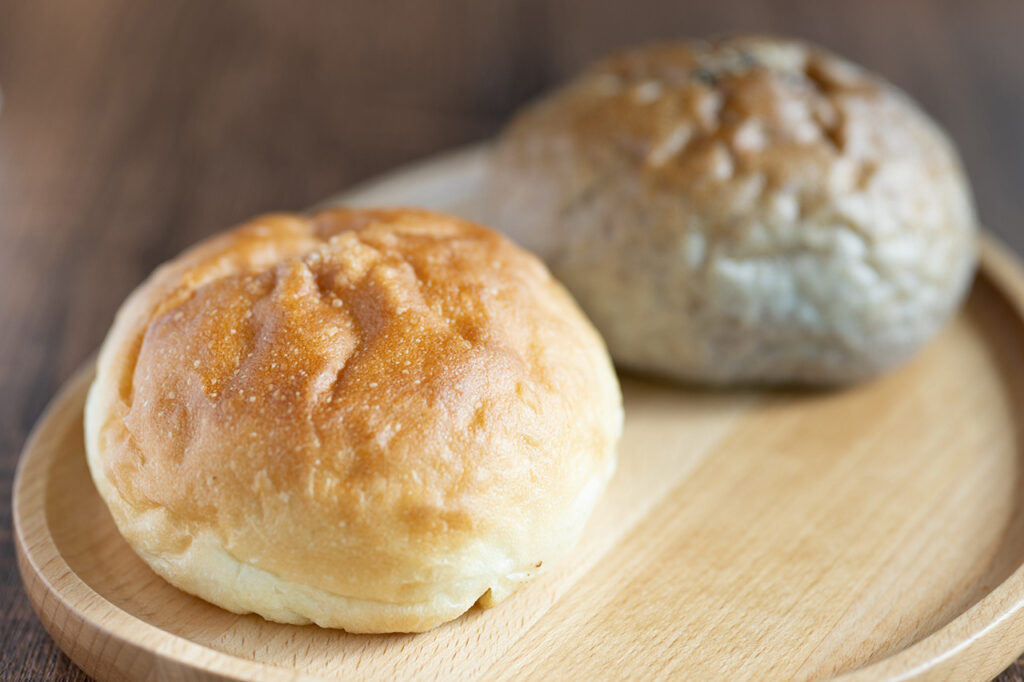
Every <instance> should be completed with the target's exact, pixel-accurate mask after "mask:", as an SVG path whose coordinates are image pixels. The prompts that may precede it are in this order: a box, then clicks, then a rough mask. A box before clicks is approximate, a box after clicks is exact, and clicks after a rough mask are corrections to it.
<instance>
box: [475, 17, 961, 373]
mask: <svg viewBox="0 0 1024 682" xmlns="http://www.w3.org/2000/svg"><path fill="white" fill-rule="evenodd" d="M488 196H489V199H488V202H487V203H488V208H487V215H488V220H489V222H491V223H492V224H494V225H496V226H497V227H499V228H501V229H503V230H504V231H506V232H507V233H509V234H510V235H512V236H513V238H515V239H516V240H517V241H519V242H520V243H522V244H523V245H524V246H526V247H527V248H529V249H531V250H533V251H535V252H536V253H538V254H539V255H541V256H542V257H543V258H544V259H545V260H546V261H547V262H548V265H549V266H550V267H551V268H552V271H553V272H554V273H555V275H556V276H557V277H558V278H559V279H561V280H562V282H563V283H565V284H566V286H567V287H568V288H569V290H570V291H572V292H573V294H574V296H575V297H576V299H577V300H578V301H579V302H580V305H581V306H582V307H583V309H584V310H585V311H586V312H587V314H588V315H589V316H590V318H591V319H592V320H593V321H594V323H595V325H596V326H597V327H598V329H599V330H600V331H601V332H602V334H603V335H604V337H605V340H606V341H607V343H608V345H609V349H610V350H611V352H612V355H613V357H614V358H615V359H616V361H617V362H619V363H621V364H623V365H625V366H628V367H631V368H634V369H639V370H642V371H646V372H652V373H657V374H661V375H665V376H670V377H673V378H677V379H684V380H691V381H698V382H708V383H734V382H769V383H780V382H781V383H812V384H815V383H824V384H831V383H842V382H847V381H855V380H858V379H862V378H865V377H868V376H871V375H873V374H876V373H878V372H881V371H883V370H885V369H888V368H890V367H893V366H895V365H897V364H899V363H901V362H903V361H904V360H906V359H907V358H908V357H909V356H910V355H911V354H912V353H913V352H914V351H915V350H916V349H917V348H918V347H919V346H920V345H921V344H922V343H923V342H925V341H926V340H927V339H928V338H930V337H931V336H932V335H934V334H935V333H936V332H937V330H938V329H940V328H941V327H942V325H943V324H944V323H945V322H946V320H947V319H948V317H949V316H950V314H951V313H952V311H954V310H955V309H956V307H957V305H958V304H959V302H960V301H961V299H962V297H963V295H964V292H965V290H966V288H967V286H968V284H969V282H970V280H971V275H972V273H973V271H974V267H975V261H976V243H975V242H976V227H975V225H976V218H975V214H974V209H973V206H972V200H971V196H970V190H969V188H968V186H967V183H966V182H965V179H964V176H963V173H962V171H961V167H960V162H959V160H958V158H957V155H956V153H955V151H954V149H953V147H952V146H951V144H950V143H949V141H948V140H947V139H946V137H945V135H944V134H943V133H942V132H941V131H940V130H939V129H938V128H937V127H936V125H935V124H934V123H933V122H932V121H931V120H929V119H928V117H927V116H926V115H924V114H923V113H922V112H921V111H920V110H919V109H918V108H917V107H916V106H915V105H914V104H913V103H912V102H911V101H910V100H909V99H908V98H907V97H906V96H905V95H904V94H902V93H901V92H899V91H898V90H897V89H896V88H894V87H893V86H891V85H889V84H888V83H886V82H884V81H882V80H881V79H879V78H877V77H875V76H873V75H871V74H869V73H867V72H865V71H864V70H862V69H860V68H859V67H857V66H855V65H853V64H850V63H849V62H847V61H844V60H842V59H841V58H839V57H836V56H835V55H832V54H830V53H828V52H826V51H824V50H822V49H820V48H817V47H814V46H809V45H806V44H804V43H801V42H798V41H793V40H785V39H778V38H766V37H739V38H727V39H720V40H714V41H711V42H690V43H681V44H675V45H661V46H653V47H646V48H640V49H636V50H633V51H629V52H625V53H622V54H620V55H617V56H614V57H612V58H610V59H607V60H605V61H603V62H600V63H598V64H596V65H595V66H593V67H592V68H590V69H589V70H587V71H586V72H584V73H583V74H582V75H581V76H579V77H578V78H577V79H575V80H574V81H572V82H570V83H569V84H568V85H567V86H565V87H564V88H562V89H561V90H559V91H557V92H555V93H553V94H552V95H550V96H548V97H546V98H544V99H542V100H541V101H539V102H537V103H536V104H534V105H533V106H531V107H529V108H527V109H526V110H525V111H523V112H522V113H521V114H520V115H518V116H517V117H516V119H515V120H514V121H513V123H512V124H511V125H510V126H509V127H508V129H507V130H506V131H505V133H504V134H503V135H502V137H501V140H500V142H499V144H498V146H497V149H496V151H495V154H494V156H493V165H492V169H491V173H490V180H489V191H488Z"/></svg>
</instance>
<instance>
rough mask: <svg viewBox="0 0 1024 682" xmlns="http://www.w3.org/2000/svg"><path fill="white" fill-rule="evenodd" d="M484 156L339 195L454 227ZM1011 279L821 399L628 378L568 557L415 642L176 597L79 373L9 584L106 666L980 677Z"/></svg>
mask: <svg viewBox="0 0 1024 682" xmlns="http://www.w3.org/2000/svg"><path fill="white" fill-rule="evenodd" d="M485 154H486V150H485V149H480V148H478V149H473V150H469V151H465V152H460V153H457V154H455V155H451V156H447V157H444V158H441V159H440V160H437V161H434V162H430V163H427V164H421V165H419V166H417V167H414V168H412V169H411V170H408V171H405V172H402V173H398V174H396V175H394V176H391V177H390V178H389V179H385V181H382V182H379V183H374V184H373V185H371V186H368V187H364V188H362V189H360V190H358V191H356V192H355V193H354V194H350V195H348V196H347V197H346V199H347V200H349V201H351V202H353V203H363V204H367V203H387V204H420V205H428V206H433V207H438V208H444V209H449V210H452V211H454V212H459V213H464V214H468V215H469V216H470V217H472V215H473V213H474V211H473V205H472V199H473V196H474V195H475V194H476V191H477V188H478V187H479V181H480V172H481V168H482V162H483V159H484V155H485ZM1022 315H1024V273H1022V269H1021V267H1020V265H1019V264H1018V262H1017V261H1016V260H1015V259H1014V258H1013V257H1012V256H1010V255H1009V254H1008V253H1007V252H1006V251H1005V250H1004V249H1002V248H1001V247H999V246H997V245H995V244H993V243H992V242H991V241H987V242H986V244H985V247H984V254H983V266H982V271H981V275H980V276H979V278H978V281H977V283H976V285H975V287H974V291H973V293H972V295H971V297H970V300H969V302H968V304H967V306H966V309H965V311H964V312H963V314H962V315H960V317H958V318H957V319H956V321H955V322H954V323H953V324H952V326H951V327H950V328H949V329H948V330H947V331H946V332H945V333H944V334H943V335H942V336H941V337H940V338H939V339H938V340H936V341H935V342H934V343H932V344H931V345H930V346H929V347H928V348H927V349H926V350H925V351H924V352H923V354H921V355H920V356H919V357H918V358H917V360H916V361H914V362H913V363H912V364H911V365H909V366H907V367H905V368H904V369H902V370H900V371H898V372H896V373H895V374H892V375H890V376H887V377H885V378H882V379H880V380H877V381H874V382H871V383H869V384H866V385H863V386H859V387H856V388H853V389H850V390H845V391H836V392H764V393H759V392H752V391H732V392H728V391H726V392H711V391H697V390H684V389H682V388H678V387H675V386H671V385H665V384H658V383H652V382H647V381H641V380H638V379H634V378H628V377H626V378H624V380H623V390H624V392H625V399H626V415H627V418H626V430H625V436H624V440H623V443H622V448H621V463H620V466H619V471H618V473H617V475H616V478H615V480H614V482H613V484H612V486H611V488H610V489H609V491H608V493H607V495H606V496H605V497H604V499H603V500H602V501H601V503H600V505H599V507H598V509H597V511H596V513H595V516H594V517H593V519H592V520H591V522H590V524H589V526H588V529H587V532H586V534H585V537H584V539H583V541H582V542H581V544H580V545H579V547H577V549H576V550H575V552H574V553H573V554H572V555H571V557H570V558H569V559H568V560H566V561H564V562H563V563H562V564H561V565H560V566H559V567H557V568H556V569H555V570H554V572H552V573H550V574H548V575H546V576H544V577H542V578H541V579H539V580H538V581H536V582H535V583H533V584H532V585H530V586H528V587H527V588H525V589H523V590H522V591H520V592H519V593H518V594H516V595H515V596H513V597H512V598H511V599H510V600H509V601H507V602H505V603H504V604H502V605H500V606H499V607H497V608H495V609H492V610H490V611H479V610H474V611H472V612H470V613H469V614H467V615H466V616H464V617H463V618H461V619H459V620H458V621H456V622H454V623H451V624H449V625H446V626H442V627H440V628H437V629H436V630H434V631H432V632H429V633H426V634H422V635H389V636H360V635H349V634H345V633H343V632H335V631H329V630H321V629H319V628H316V627H313V626H309V627H294V626H284V625H277V624H274V623H269V622H266V621H263V620H261V619H260V618H258V617H256V616H236V615H233V614H231V613H228V612H226V611H222V610H220V609H218V608H216V607H214V606H211V605H208V604H206V603H204V602H202V601H200V600H198V599H195V598H193V597H190V596H188V595H186V594H184V593H182V592H179V591H178V590H176V589H174V588H173V587H170V586H169V585H168V584H167V583H165V582H164V581H163V580H161V579H160V578H158V577H157V576H156V575H155V574H153V573H152V572H151V571H150V570H149V569H148V568H147V567H146V566H145V564H143V563H142V562H141V561H140V560H139V559H138V558H136V556H135V555H134V554H133V553H132V551H131V550H130V549H129V548H128V546H127V545H126V544H125V543H124V541H123V540H122V539H121V537H120V536H119V535H118V533H117V531H116V530H115V528H114V526H113V523H112V521H111V519H110V517H109V515H108V514H107V511H106V509H105V508H104V506H103V504H102V503H101V501H100V499H99V497H98V496H97V494H96V492H95V490H94V489H93V485H92V482H91V480H90V478H89V475H88V472H87V470H86V464H85V457H84V454H83V448H82V424H81V414H82V404H83V400H84V396H85V391H86V387H87V385H88V383H89V380H90V376H91V369H89V368H86V369H83V370H82V371H81V372H79V374H78V375H77V376H75V377H74V378H73V379H72V380H71V381H70V382H69V383H68V385H67V386H66V387H65V388H64V389H63V390H62V391H61V392H60V394H59V395H58V396H57V397H56V398H55V400H54V401H53V404H52V405H51V407H50V408H49V409H48V410H47V412H46V414H45V415H44V416H43V417H42V419H41V420H40V422H39V425H38V426H37V427H36V429H35V432H34V433H33V435H32V437H31V439H30V440H29V442H28V445H27V446H26V448H25V452H24V454H23V455H22V459H21V463H20V467H19V470H18V474H17V480H16V481H15V488H14V523H15V529H16V534H17V546H18V552H19V557H18V558H19V562H20V566H21V571H22V576H23V577H24V580H25V586H26V589H27V590H28V593H29V595H30V596H31V598H32V602H33V604H34V606H35V609H36V611H37V612H38V613H39V617H40V618H41V619H42V621H43V623H44V625H45V626H46V628H47V629H48V630H49V631H50V633H52V635H53V636H54V638H55V639H56V640H57V642H58V643H59V644H60V646H61V647H62V648H63V649H64V650H65V651H66V652H67V653H68V654H69V655H70V656H71V658H72V659H73V660H74V661H75V662H76V663H78V664H79V665H80V666H81V667H82V668H83V669H85V670H86V671H87V672H89V673H90V674H92V675H94V676H96V677H98V678H101V679H128V680H142V679H153V680H157V679H159V680H164V679H265V680H312V679H339V678H340V679H353V678H382V679H394V678H398V679H421V678H437V677H441V678H452V677H457V678H479V677H483V678H488V679H523V678H527V679H550V678H557V679H571V678H581V677H585V676H590V677H597V678H602V679H604V678H624V677H631V678H636V677H644V678H650V677H673V678H676V679H817V678H827V677H832V676H835V675H844V676H845V677H844V679H849V680H867V679H871V680H876V679H900V680H903V679H925V678H927V679H947V678H948V679H957V680H986V679H989V678H991V677H992V676H994V675H995V674H996V673H998V672H999V671H1000V670H1001V669H1003V668H1004V667H1005V666H1006V665H1008V664H1009V663H1010V662H1011V661H1012V660H1013V659H1014V657H1015V656H1016V655H1017V654H1018V653H1020V651H1021V650H1024V610H1022V606H1024V571H1022V569H1021V565H1022V563H1024V507H1022V505H1021V501H1022V499H1024V498H1022V491H1024V467H1022V448H1021V433H1020V429H1019V427H1018V419H1017V416H1018V414H1019V413H1020V409H1021V399H1022V390H1024V361H1022V354H1021V348H1022V347H1024V325H1022Z"/></svg>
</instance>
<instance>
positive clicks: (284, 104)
mask: <svg viewBox="0 0 1024 682" xmlns="http://www.w3.org/2000/svg"><path fill="white" fill-rule="evenodd" d="M1022 25H1024V4H1022V3H1019V2H1015V1H1014V0H979V1H978V2H972V3H953V2H932V1H929V0H903V1H902V2H899V3H893V2H888V1H887V0H869V1H865V2H857V3H821V2H817V1H815V0H798V1H791V2H764V3H756V4H755V3H748V2H741V1H740V0H718V1H717V2H713V3H699V4H698V3H678V2H666V1H664V0H630V1H628V2H627V1H625V0H622V1H614V2H606V3H586V2H583V1H582V0H553V1H551V2H542V1H541V0H523V1H519V2H513V1H509V0H502V1H495V2H488V3H477V2H470V1H468V0H463V1H461V2H453V1H445V2H437V3H420V2H415V1H414V0H389V1H386V2H380V3H331V2H326V1H324V0H298V1H297V2H290V3H287V4H286V5H283V4H281V3H271V2H269V0H259V1H254V2H243V1H242V0H228V1H224V2H217V3H208V2H203V0H168V1H166V2H162V3H145V4H144V5H143V4H142V3H132V2H128V0H94V1H92V2H88V3H72V2H59V1H57V0H40V1H39V2H17V1H16V0H0V88H3V93H4V100H3V111H2V113H0V244H2V247H0V273H2V275H3V281H4V286H3V288H2V289H0V387H2V388H3V390H2V391H0V498H2V500H4V503H3V504H0V614H2V615H0V640H2V641H3V642H4V643H5V646H4V647H3V648H2V653H0V678H3V679H15V680H16V679H64V680H79V679H84V677H83V676H82V674H81V673H80V672H79V671H77V670H76V669H75V668H74V667H73V666H72V665H70V664H69V663H68V661H67V659H66V658H63V657H62V656H60V654H59V652H58V651H57V650H56V648H55V647H54V646H53V644H52V642H51V640H50V639H49V637H48V636H47V635H46V633H45V632H44V631H43V630H42V628H41V627H40V626H39V624H38V621H37V619H36V617H35V615H34V614H33V613H32V612H31V609H30V608H29V606H28V602H27V600H26V599H25V597H24V594H23V591H22V589H21V587H20V584H19V579H18V575H17V571H16V567H15V560H14V552H13V544H12V542H13V540H12V535H11V526H10V519H9V516H8V514H9V505H8V504H7V503H6V500H7V499H8V497H9V495H10V485H11V477H12V474H13V470H14V466H15V462H16V459H17V454H18V452H19V451H20V449H21V447H22V444H23V442H24V439H25V437H26V435H27V433H28V430H29V428H30V427H31V425H32V424H33V423H34V422H35V420H36V419H37V418H38V416H39V414H40V412H41V410H42V409H43V406H44V405H45V403H46V401H47V400H48V399H49V398H50V396H52V395H53V394H54V392H55V391H56V389H57V387H58V386H59V385H60V384H61V383H62V382H63V381H64V380H65V379H66V378H67V377H68V376H70V374H71V372H72V371H73V370H74V368H75V367H77V366H78V365H79V364H80V363H81V362H82V360H83V359H84V358H85V357H86V356H87V355H88V354H89V353H91V352H92V351H93V350H94V349H95V348H96V346H97V345H98V343H99V341H100V339H101V338H102V335H103V334H104V332H105V331H106V329H107V327H108V325H109V324H110V321H111V318H112V315H113V311H114V310H115V309H116V306H117V305H118V304H119V303H120V301H121V300H122V299H123V297H124V296H125V295H126V294H127V293H128V291H130V290H131V288H132V287H133V286H134V285H135V284H137V283H138V282H139V281H140V280H141V278H142V277H143V276H144V275H145V274H146V273H147V272H148V271H149V270H150V269H151V268H152V267H154V266H155V265H156V264H157V263H159V262H161V261H163V260H165V259H166V258H169V257H171V256H172V255H174V254H175V253H176V252H178V251H179V250H180V249H181V248H183V247H184V246H186V245H188V244H189V243H191V242H193V241H195V240H197V239H199V238H201V237H203V236H205V235H207V234H210V233H212V232H214V231H216V230H219V229H222V228H223V227H225V226H227V225H229V224H232V223H234V222H237V221H239V220H242V219H244V218H246V217H248V216H249V215H252V214H254V213H257V212H260V211H264V210H268V209H277V208H285V209H295V208H301V207H303V206H307V205H309V204H310V203H312V202H314V201H317V200H319V199H320V198H322V197H324V196H326V195H327V194H329V193H330V192H333V191H334V190H336V189H337V188H339V187H343V186H345V185H348V184H350V183H352V182H355V181H357V180H360V179H362V178H365V177H368V176H370V175H373V174H375V173H377V172H380V171H382V170H385V169H387V168H390V167H392V166H395V165H397V164H399V163H402V162H405V161H407V160H410V159H414V158H417V157H420V156H423V155H426V154H429V153H432V152H435V151H438V150H441V149H445V148H449V147H451V146H453V145H457V144H461V143H463V142H467V141H471V140H475V139H481V138H483V137H486V136H488V135H490V134H492V133H493V132H494V131H496V130H497V129H498V128H499V127H500V125H501V122H502V121H503V120H504V119H505V117H506V116H507V115H508V113H509V112H510V111H511V110H512V109H513V108H514V107H515V106H517V105H518V104H520V103H521V102H522V101H524V100H525V99H526V98H527V97H529V96H531V95H532V94H534V93H536V92H538V91H540V90H541V89H542V88H544V87H547V86H549V85H551V84H552V83H554V82H556V81H558V80H559V79H561V78H563V77H565V76H566V75H568V74H569V73H571V72H572V71H574V70H575V69H576V68H578V67H579V66H580V65H581V64H583V63H584V62H586V61H587V60H588V59H590V58H592V57H594V56H596V55H598V54H600V53H602V52H604V51H606V50H608V49H611V48H614V47H616V46H618V45H623V44H628V43H634V42H638V41H642V40H649V39H656V38H666V37H672V36H678V35H701V34H707V33H713V32H719V31H726V30H750V29H757V30H774V31H780V32H786V33H793V34H797V35H803V36H806V37H809V38H812V39H815V40H818V41H820V42H822V43H825V44H827V45H829V46H831V47H833V48H834V49H836V50H838V51H840V52H842V53H844V54H846V55H848V56H850V57H851V58H854V59H856V60H859V61H861V62H863V63H864V64H866V65H868V66H869V67H871V68H874V69H876V70H878V71H880V72H882V73H884V74H886V75H887V76H889V77H890V78H891V79H892V80H894V81H895V82H896V83H898V84H900V85H901V86H903V87H904V88H906V89H907V90H909V91H910V92H911V93H912V94H913V95H914V96H916V97H917V98H918V99H919V100H920V101H921V102H922V103H923V104H924V106H925V107H926V108H927V109H928V110H929V111H931V112H932V113H933V114H934V115H935V116H936V117H937V118H938V119H939V120H940V121H942V122H943V123H944V124H945V125H946V126H947V128H948V129H949V130H950V132H951V133H952V135H953V136H954V138H955V139H956V141H957V142H958V144H959V145H960V147H961V150H962V153H963V156H964V158H965V160H966V162H967V166H968V169H969V171H970V173H971V175H972V178H973V180H974V184H975V188H976V193H977V197H978V203H979V208H980V211H981V215H982V217H983V219H984V220H985V222H986V223H987V224H989V225H992V226H994V228H995V229H996V231H997V232H999V233H1000V234H1001V235H1002V236H1003V238H1004V239H1006V240H1007V241H1008V242H1009V243H1010V244H1011V245H1012V246H1014V247H1015V248H1017V249H1021V248H1022V247H1024V232H1022V231H1021V229H1020V227H1019V225H1018V224H1017V220H1018V216H1019V215H1021V213H1022V209H1024V194H1022V193H1021V192H1020V191H1019V187H1020V186H1021V185H1022V183H1024V136H1022V135H1020V134H1019V131H1020V121H1022V120H1024V63H1022V61H1021V60H1020V58H1019V32H1020V27H1021V26H1022ZM1021 649H1022V650H1024V641H1022V642H1021ZM1007 675H1008V677H1006V679H1012V675H1017V676H1018V677H1019V676H1020V673H1019V670H1018V672H1008V673H1007Z"/></svg>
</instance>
